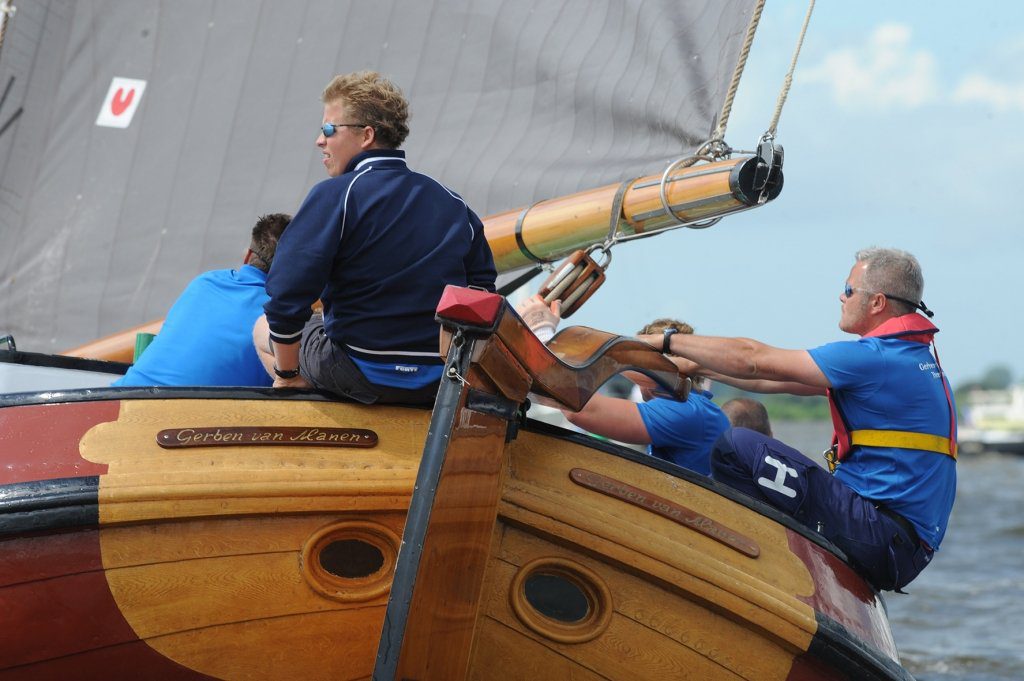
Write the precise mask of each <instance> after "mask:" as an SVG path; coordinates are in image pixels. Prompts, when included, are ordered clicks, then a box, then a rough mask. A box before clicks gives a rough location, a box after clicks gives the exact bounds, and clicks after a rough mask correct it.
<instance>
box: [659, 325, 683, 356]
mask: <svg viewBox="0 0 1024 681" xmlns="http://www.w3.org/2000/svg"><path fill="white" fill-rule="evenodd" d="M661 333H662V334H664V337H665V340H663V341H662V342H661V354H663V355H671V354H672V349H671V347H672V335H673V334H676V333H679V329H677V328H675V327H673V326H670V327H668V328H667V329H665V330H664V331H662V332H661Z"/></svg>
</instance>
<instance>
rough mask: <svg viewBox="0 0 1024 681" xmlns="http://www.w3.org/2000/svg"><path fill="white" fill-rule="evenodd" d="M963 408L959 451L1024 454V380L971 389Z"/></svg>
mask: <svg viewBox="0 0 1024 681" xmlns="http://www.w3.org/2000/svg"><path fill="white" fill-rule="evenodd" d="M962 409H963V423H962V425H961V427H960V430H959V435H958V440H959V447H960V450H961V451H962V452H964V453H972V452H1003V453H1006V454H1024V384H1021V385H1015V386H1011V387H1009V388H1007V389H1006V390H974V391H971V392H969V393H968V394H967V399H966V403H965V405H964V406H963V407H962Z"/></svg>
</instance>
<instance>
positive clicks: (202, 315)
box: [113, 213, 291, 387]
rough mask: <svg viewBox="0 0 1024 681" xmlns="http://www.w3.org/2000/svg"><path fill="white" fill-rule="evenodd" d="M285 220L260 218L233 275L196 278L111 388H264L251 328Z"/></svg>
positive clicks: (227, 272)
mask: <svg viewBox="0 0 1024 681" xmlns="http://www.w3.org/2000/svg"><path fill="white" fill-rule="evenodd" d="M290 220H291V216H290V215H285V214H283V213H272V214H270V215H264V216H263V217H261V218H260V219H259V220H258V221H257V222H256V226H255V227H253V229H252V237H251V240H250V242H249V249H248V250H247V251H246V252H245V255H244V256H243V259H242V262H243V264H242V266H241V267H239V268H238V269H237V270H213V271H210V272H205V273H203V274H200V275H199V276H198V277H196V278H195V279H193V280H192V282H191V283H190V284H189V285H188V286H187V287H186V288H185V290H184V292H182V294H181V295H180V296H179V297H178V299H177V300H176V301H175V302H174V305H173V306H171V309H170V310H169V311H168V312H167V317H166V318H165V319H164V323H163V326H162V327H161V328H160V332H159V333H158V334H157V336H156V338H154V339H153V342H152V343H150V344H149V347H147V348H146V350H145V351H144V352H143V353H142V355H141V356H140V357H139V358H138V359H137V360H136V362H135V364H133V365H132V366H131V367H130V368H129V369H128V372H127V373H126V374H125V375H124V376H122V377H121V378H119V379H118V380H117V381H115V382H114V383H113V385H117V386H154V385H155V386H168V385H173V386H183V385H188V386H192V385H195V386H220V385H223V386H229V385H244V386H265V387H269V386H270V384H271V381H270V377H269V376H267V372H266V370H265V369H264V368H263V364H261V363H260V360H259V357H257V355H256V349H255V348H254V347H253V345H252V325H253V323H255V321H256V319H258V318H259V316H260V315H261V314H263V305H264V304H265V303H266V302H267V293H266V290H265V289H264V284H265V283H266V281H267V271H268V270H269V269H270V263H271V262H272V261H273V260H274V253H275V252H276V249H277V240H278V238H279V237H280V236H281V233H282V232H284V229H285V227H287V226H288V222H289V221H290Z"/></svg>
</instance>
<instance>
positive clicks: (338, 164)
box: [253, 71, 495, 404]
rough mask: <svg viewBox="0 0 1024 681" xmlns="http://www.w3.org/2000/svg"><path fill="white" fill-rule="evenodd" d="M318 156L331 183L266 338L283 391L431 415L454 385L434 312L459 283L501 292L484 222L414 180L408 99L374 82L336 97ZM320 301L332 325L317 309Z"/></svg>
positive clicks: (288, 272)
mask: <svg viewBox="0 0 1024 681" xmlns="http://www.w3.org/2000/svg"><path fill="white" fill-rule="evenodd" d="M322 99H323V103H324V112H323V121H322V124H321V126H320V128H319V133H320V134H319V135H318V137H317V140H316V145H317V147H318V148H319V149H320V151H321V154H322V157H323V164H324V168H325V169H326V171H327V175H328V176H329V178H328V179H327V180H324V181H323V182H320V183H319V184H317V185H316V186H315V187H313V189H312V190H311V191H310V192H309V195H308V196H307V197H306V199H305V201H304V202H303V204H302V207H301V208H299V211H298V212H297V213H296V214H295V218H294V220H293V222H292V224H291V227H290V229H289V231H288V234H287V236H286V238H284V239H282V241H281V243H280V245H279V247H278V252H279V253H283V254H284V257H283V258H280V259H278V260H276V261H275V262H276V263H277V264H275V266H274V267H273V268H272V269H271V271H270V276H269V278H268V279H267V293H268V294H270V301H269V302H268V303H267V304H266V306H265V308H264V309H265V311H266V316H265V318H264V319H262V320H260V322H258V323H257V325H256V328H255V329H254V332H253V336H254V340H255V343H256V347H257V350H258V351H259V352H260V353H261V359H262V360H263V363H264V365H265V366H266V368H267V372H268V373H270V374H271V375H272V376H274V377H275V381H274V386H275V387H310V386H312V387H315V388H318V389H321V390H326V391H329V392H333V393H335V394H338V395H341V396H345V397H349V398H352V399H355V400H358V401H360V402H364V403H367V404H369V403H373V402H403V403H410V404H418V403H431V402H433V398H434V394H435V393H436V390H437V385H438V381H439V380H440V377H441V360H440V357H439V356H438V330H437V323H436V322H435V321H434V309H435V308H436V306H437V302H438V300H439V299H440V297H441V292H442V291H443V289H444V287H445V286H446V285H448V284H456V285H460V286H466V285H473V286H479V287H482V288H485V289H487V290H490V291H493V290H494V279H495V270H494V261H493V259H492V257H491V251H490V248H489V247H488V245H487V241H486V239H485V238H484V232H483V224H482V223H481V222H480V218H478V217H477V216H476V214H475V213H474V212H473V211H472V210H470V208H469V206H467V205H466V202H465V201H463V200H462V198H461V197H459V196H458V195H457V194H455V193H454V192H452V191H451V190H449V189H448V188H447V187H445V186H444V185H442V184H440V183H439V182H437V181H436V180H434V179H432V178H430V177H428V176H426V175H422V174H420V173H416V172H413V171H412V170H410V169H409V167H408V165H407V164H406V160H405V152H404V151H401V150H400V149H399V147H400V146H401V145H402V143H403V142H404V141H405V138H406V136H407V135H408V134H409V125H408V118H409V105H408V102H406V100H405V97H404V96H403V95H402V92H401V90H399V89H398V87H397V86H395V84H394V83H392V82H391V81H389V80H387V79H385V78H383V77H382V76H381V75H380V74H378V73H375V72H373V71H360V72H358V73H350V74H347V75H343V76H337V77H335V78H334V79H333V80H332V81H331V82H330V83H329V84H328V85H327V87H326V88H325V89H324V92H323V96H322ZM317 298H320V299H321V300H322V302H323V309H324V311H323V316H322V317H320V316H319V315H317V316H314V317H312V319H311V311H310V305H311V304H312V303H313V302H314V301H315V300H316V299H317Z"/></svg>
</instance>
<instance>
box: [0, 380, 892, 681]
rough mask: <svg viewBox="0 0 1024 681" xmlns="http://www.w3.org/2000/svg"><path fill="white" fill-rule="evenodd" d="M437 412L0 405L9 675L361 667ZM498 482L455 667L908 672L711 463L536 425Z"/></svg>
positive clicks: (865, 597)
mask: <svg viewBox="0 0 1024 681" xmlns="http://www.w3.org/2000/svg"><path fill="white" fill-rule="evenodd" d="M429 420H430V412H428V411H426V410H422V409H415V408H404V407H385V406H374V407H366V406H362V405H355V404H349V403H343V402H336V401H330V400H326V399H318V398H317V397H315V396H312V397H311V396H308V395H305V396H294V397H281V395H280V393H274V392H273V391H261V390H180V389H178V390H168V389H146V390H138V389H107V390H87V391H69V392H67V393H57V394H53V393H50V394H36V395H31V394H25V395H18V396H11V397H8V398H7V399H5V400H3V401H0V447H2V449H0V456H2V460H3V468H2V471H0V475H2V476H3V477H2V480H0V482H2V485H3V486H2V487H0V566H2V568H0V604H2V606H3V611H4V613H5V615H4V617H3V618H2V619H0V637H2V640H3V641H4V642H5V643H4V644H3V646H0V678H5V679H6V678H11V679H48V678H151V679H164V678H166V679H178V678H249V679H257V678H266V679H281V678H303V679H320V678H324V679H326V678H331V679H361V678H368V677H369V676H370V674H371V673H372V672H373V669H374V656H375V653H376V651H377V647H378V643H379V637H380V634H381V627H382V623H383V618H384V613H385V608H386V606H387V599H388V592H389V590H390V587H391V578H392V574H393V572H394V568H395V563H396V559H397V554H398V550H399V545H400V543H401V537H402V531H403V527H404V525H405V521H406V513H407V510H408V508H409V502H410V498H411V496H412V492H413V486H414V480H415V477H416V472H417V468H418V466H419V460H420V456H421V452H422V449H423V442H424V438H425V436H426V432H427V428H428V422H429ZM500 479H501V486H500V498H499V501H498V507H497V508H498V515H497V522H496V523H495V525H494V529H493V534H492V537H491V540H490V548H489V550H488V552H487V555H486V557H485V565H486V570H485V574H484V580H483V594H482V599H481V606H480V608H479V610H478V611H477V612H475V613H468V615H469V616H470V617H473V618H475V622H476V623H475V634H474V640H473V646H472V654H471V656H470V663H469V670H468V678H473V679H528V678H529V679H565V678H584V679H589V678H593V679H598V678H607V679H646V678H651V679H653V678H658V679H662V678H689V679H736V678H739V679H758V680H766V679H812V678H813V679H832V678H835V679H841V678H884V679H893V678H909V676H908V675H906V673H905V672H904V671H903V670H902V669H901V668H900V667H899V665H898V662H897V654H896V649H895V646H894V644H893V641H892V637H891V634H890V631H889V627H888V623H887V620H886V617H885V611H884V605H883V603H882V601H881V598H880V597H879V595H878V594H877V593H876V592H874V591H873V590H872V589H871V588H870V587H869V586H868V585H867V584H866V583H865V582H864V581H863V580H862V579H861V578H860V577H859V576H858V575H857V574H856V573H855V572H853V571H852V570H851V569H850V568H849V567H848V566H847V565H846V564H845V563H844V562H843V561H842V559H841V557H840V556H839V555H838V553H837V551H836V549H835V548H834V547H832V546H830V545H828V544H827V543H825V542H824V541H823V540H821V539H820V538H818V537H816V536H815V535H813V534H812V533H810V532H808V531H806V530H804V529H801V528H800V527H799V526H797V525H796V524H794V523H793V522H791V521H789V520H787V519H785V518H783V517H781V516H779V515H778V514H775V513H774V512H772V511H771V510H770V509H767V508H764V507H758V506H757V505H756V504H755V503H754V502H752V501H750V500H747V499H745V498H744V497H742V496H740V495H737V494H735V493H734V492H732V491H730V490H728V489H725V488H723V487H721V486H719V485H717V484H716V483H714V482H713V481H710V480H708V479H706V478H703V477H701V476H697V475H693V474H690V473H689V472H687V471H684V470H683V469H680V468H677V467H674V466H671V465H669V464H665V463H662V462H659V461H656V460H654V459H652V458H650V457H645V456H643V455H639V454H636V453H634V452H632V451H630V450H625V449H621V448H617V447H613V446H609V445H606V444H602V443H597V442H596V441H593V440H591V439H589V438H586V437H584V436H580V435H577V434H573V433H569V432H567V431H564V430H560V429H556V428H551V427H548V426H543V425H541V424H535V423H532V422H531V423H528V424H527V426H526V427H525V429H521V430H519V432H518V433H517V434H516V436H515V437H514V439H512V440H511V441H510V442H509V443H508V444H507V457H506V458H505V462H504V464H503V470H502V471H501V474H500ZM467 550H473V548H472V547H467ZM538 576H539V577H540V578H542V579H541V580H540V581H543V580H544V579H550V578H552V577H554V578H555V581H556V582H557V581H558V580H559V579H561V580H562V581H564V582H566V583H568V584H569V585H570V587H571V588H576V589H577V590H579V591H580V592H581V593H583V594H584V599H583V602H584V604H585V605H584V610H585V612H584V613H583V615H582V616H578V617H577V616H576V615H570V616H569V618H568V620H567V621H563V620H564V618H563V619H560V618H562V615H561V614H560V613H561V611H560V610H559V607H558V604H557V602H556V603H555V610H554V611H553V612H554V614H552V611H549V610H547V608H549V607H551V603H550V602H548V601H545V600H544V596H543V595H542V596H541V597H538V596H537V594H536V593H533V591H532V590H535V586H536V585H535V582H536V581H537V580H536V579H535V578H537V577H538ZM453 578H457V576H453ZM572 585H574V587H573V586H572ZM556 586H558V585H556ZM561 586H564V584H562V585H561ZM571 588H570V590H571ZM556 590H557V589H556ZM555 600H556V601H557V596H556V597H555ZM538 607H539V608H540V609H538ZM577 614H578V613H577Z"/></svg>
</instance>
